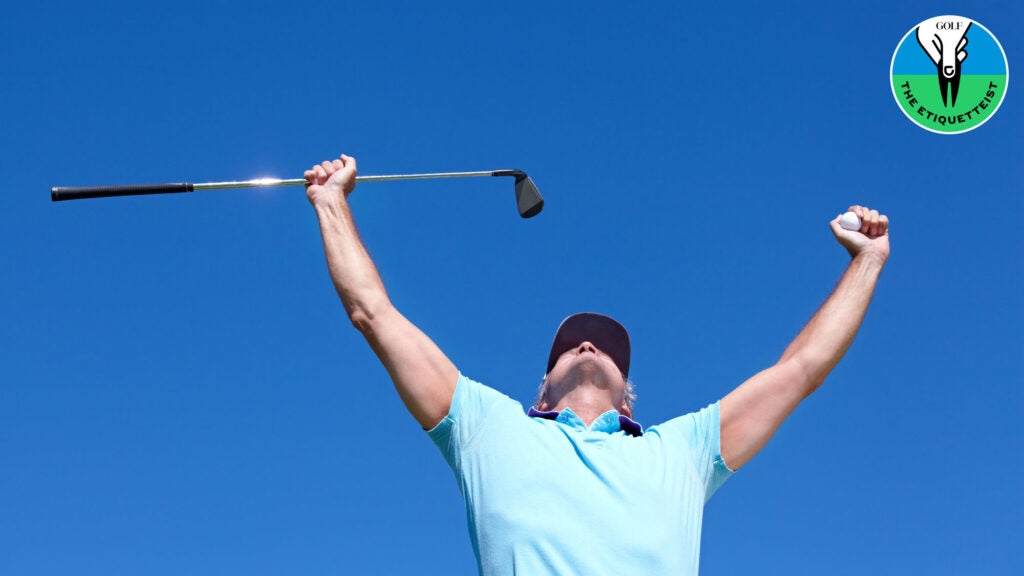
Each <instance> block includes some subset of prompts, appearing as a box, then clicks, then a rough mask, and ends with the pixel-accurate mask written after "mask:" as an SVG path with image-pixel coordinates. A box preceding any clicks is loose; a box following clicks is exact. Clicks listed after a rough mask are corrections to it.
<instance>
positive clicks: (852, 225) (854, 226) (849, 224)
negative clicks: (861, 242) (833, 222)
mask: <svg viewBox="0 0 1024 576" xmlns="http://www.w3.org/2000/svg"><path fill="white" fill-rule="evenodd" d="M839 225H840V226H842V227H843V228H846V229H847V230H860V217H858V216H857V215H856V214H854V213H853V212H847V213H846V214H843V216H842V218H840V219H839Z"/></svg>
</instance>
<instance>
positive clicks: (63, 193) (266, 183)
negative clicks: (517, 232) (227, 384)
mask: <svg viewBox="0 0 1024 576" xmlns="http://www.w3.org/2000/svg"><path fill="white" fill-rule="evenodd" d="M477 176H513V177H515V189H516V207H517V208H518V209H519V215H520V216H522V217H523V218H530V217H532V216H536V215H537V214H539V213H540V211H541V209H542V208H544V199H543V198H541V195H540V191H539V190H537V185H536V184H534V183H533V180H531V179H530V177H529V176H527V175H526V172H523V171H522V170H486V171H482V172H438V173H434V174H389V175H384V176H357V177H356V182H385V181H390V180H425V179H428V178H474V177H477ZM305 184H306V179H305V178H294V179H289V180H280V179H277V178H258V179H256V180H242V181H238V182H197V183H192V182H177V183H170V184H128V185H122V186H54V187H53V188H51V189H50V200H52V201H54V202H57V201H60V200H79V199H83V198H104V197H107V196H137V195H140V194H170V193H174V192H193V191H199V190H225V189H228V188H267V187H271V186H303V185H305Z"/></svg>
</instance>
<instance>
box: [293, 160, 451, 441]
mask: <svg viewBox="0 0 1024 576" xmlns="http://www.w3.org/2000/svg"><path fill="white" fill-rule="evenodd" d="M305 177H306V180H307V181H308V182H309V184H307V186H306V195H307V197H308V198H309V201H310V203H311V204H312V205H313V208H314V209H315V210H316V214H317V218H318V219H319V221H320V233H321V235H322V236H323V243H324V253H325V254H326V256H327V268H328V270H329V271H330V273H331V280H332V281H333V282H334V287H335V289H336V290H337V291H338V296H339V297H341V302H342V304H343V305H344V306H345V311H346V312H347V313H348V317H349V320H350V321H351V322H352V325H353V326H355V327H356V328H357V329H358V330H359V331H360V332H361V333H362V334H363V337H365V338H366V341H367V342H368V343H369V344H370V347H371V348H373V351H374V353H376V354H377V358H379V359H380V361H381V362H382V363H383V364H384V367H385V368H386V369H387V371H388V373H389V374H390V375H391V380H392V382H394V384H395V389H396V390H397V391H398V395H399V396H400V397H401V398H402V402H404V403H405V406H406V408H408V409H409V412H410V413H412V415H413V417H414V418H416V421H417V422H419V423H420V425H421V426H423V428H425V429H428V430H429V429H430V428H433V427H434V426H436V425H437V423H438V422H440V421H441V420H442V419H444V417H445V416H446V415H447V414H448V410H449V408H450V407H451V402H452V396H453V395H454V393H455V385H456V382H457V381H458V375H459V372H458V369H457V368H456V367H455V365H454V364H452V362H451V360H449V359H448V357H447V356H445V355H444V353H443V352H441V350H440V348H438V347H437V345H435V344H434V342H433V341H431V340H430V338H428V337H427V335H426V334H424V333H423V332H422V331H420V330H419V329H418V328H417V327H416V326H415V325H413V324H412V322H409V320H407V319H406V318H405V317H404V316H402V314H400V313H399V312H398V310H397V309H396V308H395V307H394V306H393V305H392V304H391V300H390V298H388V294H387V291H386V290H385V289H384V283H383V282H382V281H381V279H380V274H379V273H378V272H377V267H376V266H374V264H373V260H371V259H370V255H369V253H367V251H366V248H365V247H364V246H363V243H362V241H361V240H360V239H359V233H358V231H357V230H356V225H355V220H354V219H353V218H352V212H351V210H350V209H349V205H348V199H347V197H348V195H349V194H350V193H351V192H352V190H353V189H354V188H355V177H356V161H355V158H352V157H350V156H345V155H342V156H341V157H340V158H339V159H338V160H334V161H333V162H323V163H321V164H318V165H316V166H314V167H313V168H312V169H310V170H307V171H306V173H305Z"/></svg>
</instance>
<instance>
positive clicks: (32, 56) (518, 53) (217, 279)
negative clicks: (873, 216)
mask: <svg viewBox="0 0 1024 576" xmlns="http://www.w3.org/2000/svg"><path fill="white" fill-rule="evenodd" d="M944 13H953V14H960V15H963V16H967V17H970V18H973V19H975V20H977V21H979V22H981V23H982V24H984V25H985V26H986V27H987V28H988V29H989V30H991V31H992V32H993V33H994V34H995V35H996V36H997V37H998V38H999V39H1000V40H1001V42H1002V45H1003V47H1004V48H1005V50H1006V52H1007V58H1008V60H1009V66H1010V82H1009V93H1008V95H1007V97H1006V99H1005V101H1004V103H1003V105H1002V108H1001V109H1000V110H999V111H998V113H997V114H996V115H995V117H993V118H992V119H991V120H990V121H989V122H988V123H987V124H985V125H983V126H981V127H980V128H978V129H977V130H974V131H973V132H970V133H967V134H963V135H958V136H943V135H939V134H934V133H930V132H927V131H925V130H923V129H921V128H918V127H917V126H915V125H914V124H912V123H911V122H910V121H909V120H908V119H907V118H906V117H905V116H904V115H903V113H902V112H901V111H900V109H899V107H898V106H897V103H896V102H895V100H894V99H893V96H892V93H891V90H890V87H889V66H890V61H891V58H892V54H893V50H894V49H895V48H896V45H897V43H898V42H899V41H900V39H901V38H903V36H904V34H906V32H907V31H908V30H909V29H910V28H911V27H913V26H915V25H916V24H917V23H918V22H920V21H921V20H924V19H926V18H929V17H932V16H937V15H941V14H944ZM1021 22H1024V8H1022V7H1021V4H1020V3H1019V2H1015V1H1011V0H1006V1H1002V2H996V1H992V2H961V3H956V2H940V3H935V2H919V1H912V2H898V3H893V2H891V1H885V2H883V1H871V2H857V3H835V4H833V3H824V2H817V1H815V2H810V1H805V2H786V3H775V4H765V3H762V2H711V3H700V4H691V3H683V2H665V3H637V4H629V3H622V2H616V3H603V2H560V3H552V2H519V3H516V4H510V5H505V6H496V5H489V4H486V3H479V2H464V3H444V2H431V3H428V2H411V1H410V2H360V3H347V2H321V3H303V2H245V3H241V2H239V3H233V2H209V1H204V2H176V3H173V4H165V5H151V4H149V3H138V2H109V3H92V4H83V3H67V4H62V3H56V2H47V3H31V2H29V3H12V4H10V5H8V6H6V7H5V9H4V17H3V21H2V28H3V33H2V34H0V53H2V54H3V57H2V58H0V74H2V75H0V77H2V79H3V80H2V82H0V102H2V104H3V106H2V115H3V129H2V130H0V142H2V150H3V154H2V156H0V164H2V167H3V173H4V176H5V186H4V192H3V194H2V195H0V231H2V234H3V239H4V241H3V242H2V243H0V263H2V267H3V268H2V269H3V281H2V282H0V350H3V352H2V359H3V360H2V362H0V574H5V575H6V574H10V575H51V574H53V575H57V574H61V575H63V574H76V575H78V574H104V575H113V574H152V575H158V574H175V575H176V574H267V575H270V574H310V575H312V574H388V575H390V574H410V573H417V574H442V573H444V574H472V573H475V570H476V568H475V562H474V559H473V554H472V549H471V547H470V541H469V537H468V534H467V531H466V526H465V513H464V511H463V507H462V502H461V498H460V496H459V492H458V487H457V485H456V483H455V482H454V480H453V475H452V473H451V471H450V470H449V469H448V467H447V465H446V464H445V463H444V461H443V459H442V458H441V456H440V453H439V452H438V450H437V449H436V448H435V447H434V446H433V445H432V444H431V442H430V441H429V439H428V438H427V436H426V435H425V434H424V433H422V432H421V430H420V429H419V427H418V426H417V424H416V423H415V421H414V420H413V419H412V418H411V417H410V416H409V415H408V414H407V413H406V412H405V410H404V409H403V407H402V405H401V403H400V401H399V399H398V397H397V395H396V393H395V392H394V390H393V389H392V387H391V384H390V381H389V379H388V377H387V374H386V373H385V371H384V369H383V368H382V367H381V366H380V365H379V364H378V362H377V360H376V358H375V357H374V356H373V354H372V352H371V351H370V349H369V347H368V346H367V345H366V344H365V343H364V342H363V340H362V338H361V336H360V335H359V334H358V333H357V332H356V331H355V330H354V329H352V328H351V327H350V326H349V324H348V321H347V318H346V317H345V314H344V311H343V309H342V307H341V305H340V303H339V302H338V300H337V297H336V296H335V293H334V290H333V287H332V286H331V283H330V280H329V277H328V274H327V271H326V267H325V265H324V261H323V252H322V248H321V245H320V237H319V231H318V228H317V225H316V218H315V216H314V213H313V211H312V209H311V208H310V207H309V206H308V203H307V201H306V199H305V196H304V194H303V191H302V189H301V188H291V189H276V190H267V191H252V190H235V191H223V192H205V193H196V194H191V195H166V196H149V197H134V198H115V199H97V200H88V201H75V202H66V203H58V204H54V203H51V201H50V198H49V188H50V187H51V186H55V185H91V184H129V183H139V182H169V181H170V182H174V181H195V182H203V181H216V180H234V179H246V178H255V177H261V176H278V177H299V176H301V175H302V172H303V170H305V169H306V168H308V167H309V166H311V165H312V164H313V163H315V162H319V161H321V160H324V159H328V158H333V157H336V156H337V155H338V154H339V153H342V152H344V153H347V154H351V155H354V156H356V157H357V158H358V160H359V168H360V173H362V174H381V173H401V172H421V171H423V172H428V171H460V170H489V169H496V168H520V169H523V170H526V171H527V172H529V174H530V175H531V176H532V177H533V179H534V181H535V182H536V183H537V185H538V186H539V187H540V190H541V191H542V192H543V193H544V195H545V198H546V200H547V207H546V208H545V209H544V212H543V213H541V214H540V215H539V216H537V217H536V218H535V219H532V220H521V219H520V218H519V217H518V216H517V215H516V213H515V209H514V202H513V199H512V193H511V182H510V181H508V180H506V179H471V180H457V181H452V180H448V181H427V182H406V183H392V184H379V183H378V184H364V185H361V186H359V187H358V188H357V190H356V192H355V194H354V195H353V196H352V199H351V201H352V205H353V209H354V211H355V214H356V216H357V219H358V223H359V226H360V229H361V232H362V235H363V239H364V241H365V242H366V244H367V245H368V246H369V249H370V251H371V253H372V255H373V257H374V259H375V260H376V262H377V264H378V266H379V268H380V269H381V272H382V274H383V277H384V280H385V283H386V284H387V286H388V288H389V290H390V293H391V296H392V299H393V301H394V302H395V303H396V305H397V306H398V307H399V309H400V310H401V311H402V312H403V313H405V314H406V315H407V316H408V317H409V318H410V319H412V320H413V321H414V322H415V323H417V324H418V325H419V326H420V327H421V328H422V329H423V330H424V331H425V332H427V333H428V334H429V335H430V336H431V337H432V338H433V339H434V340H435V341H436V342H437V343H438V345H439V346H440V347H441V348H442V349H443V350H444V351H445V352H446V353H447V354H448V355H449V356H450V357H451V358H452V359H453V360H454V362H455V363H456V364H457V366H458V367H459V368H460V369H461V370H462V371H463V372H464V373H465V374H467V375H469V376H471V377H473V378H474V379H477V380H480V381H483V382H485V383H487V384H489V385H491V386H493V387H495V388H498V389H500V390H502V391H503V392H505V393H507V394H508V395H510V396H512V397H513V398H516V399H518V400H520V401H522V402H524V403H529V402H530V401H532V398H533V394H534V392H535V390H536V386H537V385H538V384H539V381H540V378H541V376H542V375H543V371H544V367H545V362H546V359H547V353H548V347H549V345H550V341H551V338H552V336H553V334H554V330H555V328H556V327H557V326H558V323H559V322H560V321H561V320H562V318H563V317H565V316H566V315H568V314H570V313H573V312H577V311H583V310H590V311H598V312H603V313H606V314H610V315H613V316H615V317H616V318H618V319H619V320H621V321H622V322H623V323H624V324H625V325H626V326H627V327H628V328H629V330H630V332H631V335H632V339H633V346H634V354H633V364H632V366H633V369H632V376H633V377H634V380H635V382H636V384H637V387H638V392H639V401H638V404H637V407H636V414H637V418H638V419H639V420H640V421H641V422H642V423H644V424H647V425H651V424H655V423H658V422H661V421H664V420H667V419H669V418H671V417H673V416H676V415H678V414H681V413H684V412H688V411H691V410H694V409H697V408H700V407H702V406H704V405H706V404H708V403H710V402H712V401H715V400H717V399H719V398H721V397H722V396H724V395H725V394H726V393H728V392H729V391H730V390H732V389H733V388H734V387H735V386H737V385H739V384H740V383H741V382H743V381H744V380H745V379H746V378H747V377H749V376H751V375H753V374H754V373H756V372H757V371H759V370H761V369H763V368H765V367H767V366H769V365H771V364H772V363H773V362H774V361H775V360H776V359H777V358H778V356H779V355H780V354H781V352H782V350H783V349H784V348H785V346H786V345H787V344H788V342H789V341H790V339H791V338H792V337H793V336H795V335H796V333H797V332H798V331H799V329H800V328H801V327H802V326H803V324H804V323H805V322H806V321H807V320H808V319H809V318H810V316H811V315H812V314H813V313H814V311H815V310H816V309H817V307H818V306H819V305H820V304H821V303H822V301H823V300H824V299H825V298H826V297H827V296H828V294H829V292H830V290H831V289H832V287H833V286H834V284H835V282H836V280H837V279H838V278H839V276H840V274H841V273H842V271H843V270H844V268H845V266H846V263H847V261H848V257H847V255H846V253H845V251H844V250H843V249H842V248H841V247H840V246H839V245H838V244H837V243H836V242H835V241H834V239H833V237H832V235H831V233H830V232H829V229H828V221H829V220H830V219H831V218H833V217H834V216H835V215H836V214H838V213H840V212H842V211H844V210H845V208H846V207H847V206H849V205H850V204H856V203H859V204H865V205H868V206H871V207H877V208H879V209H880V210H881V211H883V212H884V213H886V214H888V215H889V217H890V219H891V222H892V229H891V230H892V233H891V238H892V257H891V259H890V261H889V265H888V267H887V268H886V270H885V272H884V274H883V276H882V278H881V282H880V284H879V287H878V290H877V293H876V296H875V300H874V302H873V304H872V307H871V309H870V310H869V312H868V315H867V318H866V320H865V322H864V325H863V328H862V330H861V332H860V334H859V336H858V338H857V340H856V342H855V343H854V345H853V347H852V349H851V350H850V352H849V353H848V354H847V356H846V358H845V360H844V361H843V362H842V363H841V364H840V365H839V366H838V368H837V369H836V370H835V371H834V372H833V374H832V375H831V376H830V377H829V379H828V381H827V382H826V384H825V386H824V387H823V388H822V389H821V390H820V391H819V392H818V393H816V394H815V395H814V396H812V397H811V398H810V399H809V400H807V401H806V402H805V403H804V404H803V405H802V406H801V407H800V408H799V410H798V411H797V412H796V413H795V414H794V415H793V416H792V417H791V418H790V419H789V421H787V422H786V423H785V425H784V426H783V427H782V429H781V430H780V431H779V433H778V434H777V435H776V437H775V439H774V440H773V441H772V442H771V444H769V446H768V447H767V448H766V449H765V450H764V451H763V452H762V453H761V454H760V455H759V456H758V457H757V458H756V459H754V460H753V461H752V462H751V463H750V464H749V465H748V466H747V467H745V468H744V469H743V470H741V471H740V472H739V473H738V474H736V475H735V476H734V477H733V478H732V479H731V480H730V481H729V482H728V483H726V485H725V486H724V487H723V488H722V489H721V490H720V491H719V492H718V493H717V494H716V495H715V497H714V498H713V499H712V500H711V501H710V503H709V504H708V506H707V509H706V514H705V523H704V539H703V544H702V558H701V560H702V562H701V569H702V574H705V575H716V574H721V575H731V574H755V573H756V574H793V575H798V574H815V575H816V574H950V575H953V574H957V575H959V574H1020V573H1021V572H1022V566H1024V558H1022V546H1021V543H1022V535H1024V496H1022V483H1021V477H1022V475H1024V461H1022V457H1021V455H1022V454H1024V425H1022V416H1024V377H1022V368H1024V359H1022V358H1024V297H1022V288H1024V237H1022V235H1021V231H1020V226H1021V219H1022V215H1024V203H1022V200H1021V198H1022V193H1024V190H1022V188H1024V186H1022V184H1024V171H1022V166H1024V157H1022V149H1024V147H1022V145H1021V144H1022V142H1021V134H1022V129H1024V118H1022V106H1021V102H1020V99H1019V98H1018V94H1019V90H1018V89H1017V85H1016V82H1015V76H1014V75H1015V71H1016V70H1017V69H1018V68H1016V66H1020V65H1021V64H1022V63H1024V51H1022V48H1021V43H1020V40H1021V38H1022V34H1021ZM552 521H557V520H555V519H553V520H552ZM624 525H625V523H624ZM608 538H609V545H614V544H613V543H614V538H615V536H614V534H609V535H608Z"/></svg>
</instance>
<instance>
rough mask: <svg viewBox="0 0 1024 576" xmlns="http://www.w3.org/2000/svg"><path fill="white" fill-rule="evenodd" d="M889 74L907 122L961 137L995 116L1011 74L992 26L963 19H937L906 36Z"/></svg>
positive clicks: (941, 17) (925, 23)
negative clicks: (991, 28) (907, 119)
mask: <svg viewBox="0 0 1024 576" xmlns="http://www.w3.org/2000/svg"><path fill="white" fill-rule="evenodd" d="M889 76H890V77H891V79H892V95H893V97H894V98H896V103H897V104H899V106H900V110H903V113H904V114H906V115H907V118H910V119H911V120H913V121H914V123H915V124H917V125H918V126H920V127H922V128H924V129H925V130H930V131H932V132H936V133H938V134H960V133H962V132H967V131H969V130H974V129H975V128H977V127H978V126H981V125H982V124H984V123H985V122H988V120H989V118H991V117H992V116H994V115H995V113H996V110H998V109H999V105H1000V104H1002V102H1003V96H1005V95H1006V84H1007V81H1008V80H1009V78H1010V70H1009V67H1008V66H1007V64H1006V53H1005V52H1003V47H1002V46H1001V45H1000V44H999V41H998V40H996V37H995V36H993V35H992V33H991V32H989V31H988V29H987V28H985V27H984V26H982V25H981V24H979V23H977V22H975V21H974V20H971V19H970V18H964V17H963V16H936V17H935V18H929V19H927V20H925V21H924V22H921V23H920V24H918V25H917V26H915V27H914V28H911V30H910V32H907V34H906V36H904V37H903V40H901V41H900V44H899V46H897V47H896V52H894V53H893V55H892V64H891V66H890V68H889Z"/></svg>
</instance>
